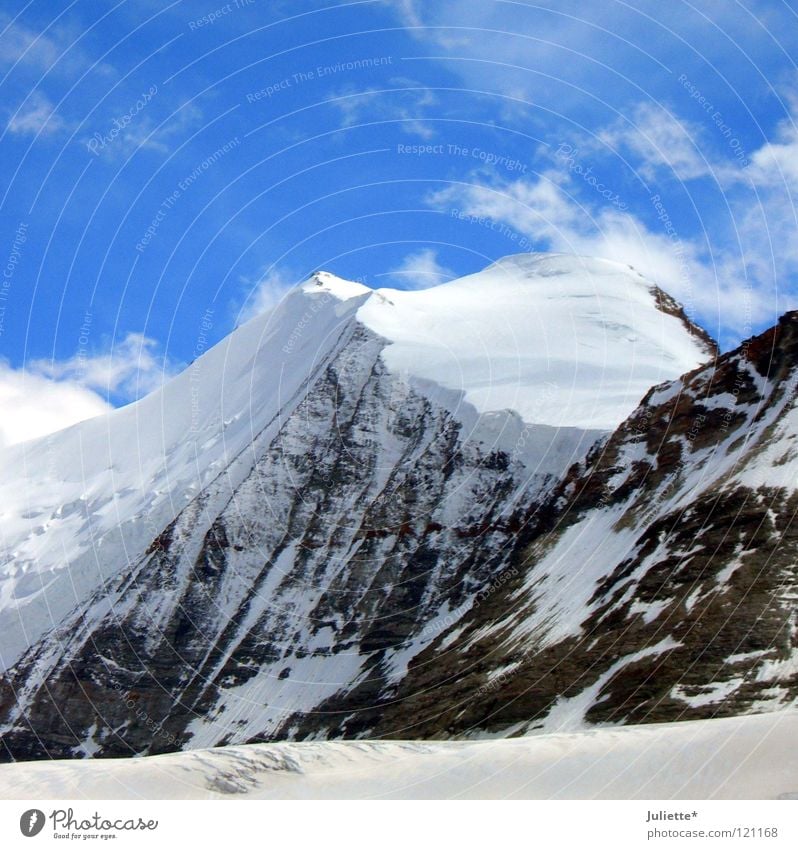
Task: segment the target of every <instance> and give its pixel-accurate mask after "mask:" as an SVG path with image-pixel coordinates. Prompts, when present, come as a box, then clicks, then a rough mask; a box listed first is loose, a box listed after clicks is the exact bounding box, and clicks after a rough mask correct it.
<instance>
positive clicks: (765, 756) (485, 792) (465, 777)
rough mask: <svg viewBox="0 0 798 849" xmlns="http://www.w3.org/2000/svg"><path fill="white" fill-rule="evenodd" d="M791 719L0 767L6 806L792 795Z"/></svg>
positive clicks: (795, 774)
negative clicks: (28, 802)
mask: <svg viewBox="0 0 798 849" xmlns="http://www.w3.org/2000/svg"><path fill="white" fill-rule="evenodd" d="M796 740H798V714H796V713H795V712H789V713H780V714H769V715H762V716H747V717H739V718H733V719H709V720H701V721H697V722H679V723H672V724H661V725H641V726H635V727H627V728H605V729H601V730H597V731H590V732H583V733H578V734H550V735H543V736H539V737H525V738H515V739H509V740H486V741H479V742H469V743H461V742H447V743H437V742H436V743H430V742H424V743H420V742H331V743H271V744H268V743H267V744H259V745H253V746H234V747H228V748H224V749H210V750H200V751H191V752H181V753H178V754H174V755H156V756H153V757H148V758H134V759H124V760H104V759H103V760H94V761H92V760H83V761H62V762H58V761H47V762H39V763H19V764H11V765H7V766H1V767H0V798H3V799H72V800H79V799H98V800H99V799H139V798H145V799H364V798H371V799H373V798H377V799H379V798H394V799H397V798H398V799H444V798H458V799H779V798H782V799H795V798H798V743H796Z"/></svg>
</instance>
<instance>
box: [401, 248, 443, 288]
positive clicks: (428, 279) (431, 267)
mask: <svg viewBox="0 0 798 849" xmlns="http://www.w3.org/2000/svg"><path fill="white" fill-rule="evenodd" d="M388 274H389V275H390V276H391V277H393V278H394V279H395V280H396V284H397V285H398V286H400V287H401V288H402V289H426V288H428V287H430V286H438V285H439V284H440V283H445V282H446V281H447V280H451V279H452V278H453V277H454V276H455V274H454V272H453V271H452V270H451V269H449V268H446V266H444V265H441V263H440V262H439V261H438V255H437V253H436V252H435V251H434V250H433V249H432V248H424V249H422V250H420V251H416V252H415V253H411V254H408V255H407V256H406V257H405V258H404V259H403V260H402V262H401V263H400V264H399V265H398V266H397V267H396V268H394V269H392V270H391V271H389V272H388Z"/></svg>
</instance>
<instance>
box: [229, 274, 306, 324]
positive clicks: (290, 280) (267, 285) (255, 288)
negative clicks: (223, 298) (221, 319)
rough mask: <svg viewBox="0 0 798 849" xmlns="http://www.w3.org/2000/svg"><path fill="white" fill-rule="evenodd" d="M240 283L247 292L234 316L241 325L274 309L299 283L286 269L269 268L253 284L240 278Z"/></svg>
mask: <svg viewBox="0 0 798 849" xmlns="http://www.w3.org/2000/svg"><path fill="white" fill-rule="evenodd" d="M242 282H243V283H244V284H245V285H246V286H247V288H248V290H249V291H248V293H247V296H246V299H245V301H244V304H243V306H241V307H240V308H238V315H237V316H236V320H237V323H238V324H243V323H244V322H246V321H249V320H250V319H251V318H254V317H255V316H256V315H260V314H261V313H264V312H267V311H268V310H270V309H272V308H273V307H276V306H277V304H279V303H280V301H281V300H282V299H283V298H284V297H285V296H286V294H287V293H288V292H289V291H290V290H291V289H292V288H293V287H294V286H296V285H297V284H298V283H299V282H301V281H300V280H298V279H297V277H295V276H294V275H293V274H291V272H290V271H288V270H287V269H284V268H275V267H270V268H268V269H266V270H265V271H264V272H262V274H261V276H260V277H259V278H258V280H257V281H256V282H254V283H253V282H252V281H251V280H249V279H247V278H242Z"/></svg>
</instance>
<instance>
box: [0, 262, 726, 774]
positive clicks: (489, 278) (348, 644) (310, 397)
mask: <svg viewBox="0 0 798 849" xmlns="http://www.w3.org/2000/svg"><path fill="white" fill-rule="evenodd" d="M715 356H716V350H715V347H714V345H713V343H712V342H711V340H709V339H708V337H707V336H706V335H705V334H704V333H703V331H701V330H700V329H699V328H697V327H695V326H694V325H692V324H691V323H690V322H689V321H688V319H687V318H686V316H685V315H684V313H683V312H682V310H681V309H680V308H679V306H678V305H677V304H676V303H675V302H674V301H673V300H672V299H671V298H669V297H668V296H667V295H665V294H664V293H663V292H662V291H661V290H659V289H657V288H656V287H655V286H653V285H652V284H651V283H649V282H648V281H646V280H645V279H644V278H643V277H641V276H640V275H639V274H637V273H636V272H635V271H634V270H632V269H630V268H629V267H627V266H622V265H619V264H617V263H612V262H607V261H604V260H595V259H586V258H578V257H576V258H574V257H566V256H562V255H522V256H517V257H508V258H505V259H503V260H500V261H499V262H497V263H494V264H493V265H491V266H490V267H489V268H487V269H486V270H485V271H483V272H480V273H479V274H475V275H471V276H469V277H465V278H462V279H460V280H455V281H452V282H450V283H447V284H444V285H441V286H438V287H435V288H432V289H426V290H420V291H399V290H391V289H380V290H371V289H368V288H367V287H365V286H362V285H360V284H358V283H353V282H349V281H345V280H341V279H340V278H337V277H335V276H334V275H331V274H327V273H325V272H319V273H317V274H315V275H314V276H313V277H312V278H311V279H310V280H309V281H307V282H306V283H304V284H302V285H301V286H298V287H297V288H296V289H294V290H292V291H291V292H290V293H289V294H288V295H287V296H286V297H285V298H284V299H283V301H282V302H281V303H280V304H279V305H278V306H276V307H275V308H274V309H273V310H271V311H269V312H268V313H265V314H263V315H261V316H258V317H256V318H254V319H252V320H251V321H250V322H248V323H247V324H245V325H243V326H242V327H240V328H238V329H237V330H236V331H235V332H234V333H232V334H231V335H230V336H229V337H228V338H227V339H225V340H224V341H223V342H221V343H220V344H219V345H217V346H216V347H215V348H213V349H212V350H210V351H209V352H207V353H206V354H205V355H203V356H202V357H200V358H199V359H198V360H196V361H195V362H194V363H193V364H192V365H191V366H190V367H189V369H187V370H186V371H185V372H184V373H183V374H181V375H179V376H178V377H176V378H175V379H173V380H172V381H171V382H169V383H168V384H166V385H165V386H164V387H163V388H162V389H160V390H158V391H157V392H155V393H153V394H152V395H150V396H148V397H147V398H144V399H143V400H141V401H139V402H137V403H135V404H132V405H130V406H129V407H126V408H123V409H120V410H117V411H114V412H113V413H111V414H110V415H108V416H104V417H100V418H97V419H92V420H89V421H86V422H82V423H80V424H78V425H75V426H73V427H71V428H68V429H67V430H64V431H61V432H59V433H57V434H54V435H52V436H50V437H48V438H47V439H43V440H34V441H31V442H28V443H24V444H21V445H17V446H12V447H11V448H8V449H5V450H4V451H3V456H2V459H3V474H2V482H1V483H0V486H2V488H3V492H2V503H3V505H4V510H3V513H2V516H1V517H0V532H2V538H3V541H4V547H5V552H6V556H5V562H4V565H3V567H2V577H1V579H0V580H2V593H1V594H0V634H2V637H0V656H1V659H2V663H3V667H4V669H5V673H4V677H3V679H2V681H1V682H0V726H1V727H2V729H3V741H4V745H5V757H6V758H22V759H25V758H36V757H70V756H81V755H85V754H102V755H113V754H116V755H125V754H146V753H154V752H158V751H167V750H173V749H178V748H185V747H197V746H207V745H218V744H226V743H241V742H247V741H250V740H256V739H257V740H260V739H272V738H298V737H301V738H305V737H318V736H322V737H324V736H328V737H336V736H358V735H362V734H371V733H376V729H379V733H380V734H383V733H393V734H400V733H402V729H403V727H404V726H403V723H407V722H409V721H410V719H409V718H407V719H403V718H402V717H401V716H400V714H395V715H394V714H392V713H391V710H388V709H382V707H381V706H383V707H384V706H385V705H390V704H393V703H394V700H395V698H396V695H397V694H398V693H402V694H403V695H402V696H401V698H402V699H405V700H407V699H410V702H408V704H411V703H412V704H413V705H414V707H413V708H412V712H413V717H412V718H413V721H414V722H417V723H418V724H419V727H423V733H424V734H425V735H426V736H441V735H445V734H447V733H454V730H455V729H456V730H457V733H460V732H463V733H465V732H466V731H468V728H469V727H470V726H467V724H466V725H464V720H461V719H458V718H457V716H456V715H449V713H451V711H455V708H454V706H453V705H451V706H450V707H449V709H448V710H449V713H447V716H446V719H445V722H443V724H441V723H436V721H435V719H434V717H435V716H436V715H438V714H437V713H436V712H435V711H433V713H432V714H430V712H429V709H428V706H426V702H425V701H424V699H423V698H422V699H421V701H417V700H416V701H414V700H413V699H414V698H415V697H416V696H418V693H419V692H421V691H420V690H419V691H416V690H413V689H412V687H413V685H412V683H411V682H413V681H415V680H421V679H419V678H418V676H419V675H421V678H423V682H424V683H423V687H424V692H426V693H434V692H436V688H437V691H439V692H441V693H443V692H448V690H447V687H451V686H452V685H453V682H452V679H451V674H450V664H449V661H448V660H446V658H447V657H450V654H451V653H452V652H454V653H455V655H457V656H458V657H459V654H458V652H459V651H460V648H459V647H460V646H461V637H460V635H461V633H464V632H463V630H462V629H476V631H473V630H468V633H469V634H471V636H470V637H469V640H473V639H476V637H475V636H474V635H475V634H481V633H483V631H484V629H485V628H489V629H493V631H491V633H493V632H494V631H495V629H496V628H499V627H501V628H502V629H506V628H510V629H511V630H512V628H511V624H512V627H514V628H515V629H516V630H514V631H512V632H513V633H514V634H515V633H516V631H517V633H518V634H521V635H523V634H526V633H528V634H529V635H531V636H530V637H529V639H530V640H531V643H530V646H533V645H535V641H536V640H538V636H536V635H537V634H538V631H536V630H535V629H527V631H524V627H525V626H524V625H523V622H524V621H526V619H527V618H528V617H529V615H530V613H529V610H528V604H534V605H537V606H538V607H541V609H543V608H545V609H546V610H548V611H549V613H548V614H547V617H548V618H545V617H544V620H542V621H545V622H547V623H548V626H550V628H549V630H547V631H546V633H547V634H549V636H547V637H546V639H547V640H548V644H550V645H555V644H556V643H557V640H563V639H566V638H567V637H569V636H570V635H572V634H573V633H574V631H575V629H576V630H578V629H579V628H580V627H581V623H583V621H584V620H585V616H587V615H588V614H589V613H591V612H592V611H593V609H594V606H595V604H597V602H596V600H595V598H593V596H592V595H590V596H589V597H586V595H585V593H586V590H584V589H581V590H580V591H579V592H574V593H573V594H572V597H571V600H570V602H569V603H568V604H560V603H558V602H557V601H556V600H557V598H558V597H559V595H558V594H559V593H560V592H561V587H560V586H559V584H558V580H560V579H558V578H556V577H555V578H551V577H549V578H547V579H546V580H544V578H543V577H542V576H544V575H549V574H550V570H549V571H546V570H547V569H549V567H546V568H545V569H544V570H543V571H541V570H540V569H539V567H538V566H537V565H536V562H533V560H534V558H533V560H530V559H529V557H530V555H529V552H530V551H531V549H530V548H529V546H530V545H532V543H533V542H534V540H535V539H538V538H539V535H540V534H541V533H543V532H544V530H545V529H546V527H547V526H546V525H545V522H544V519H545V520H546V521H548V522H552V521H555V520H554V519H553V518H552V517H553V516H555V515H556V514H557V510H561V509H562V505H563V504H566V503H568V501H569V500H573V499H574V498H575V497H576V495H577V494H579V497H580V498H582V497H583V490H585V489H586V488H587V489H589V487H588V486H587V485H586V484H584V485H579V484H578V483H576V481H577V477H575V476H578V475H580V474H581V475H587V476H588V479H589V480H592V479H593V477H592V476H593V475H594V473H593V472H592V471H590V469H591V468H592V467H591V466H589V464H590V463H593V462H595V458H596V457H597V456H598V457H601V456H604V454H603V453H602V451H603V450H604V449H603V448H602V446H612V445H615V444H616V443H615V442H614V441H613V440H617V438H618V437H617V434H618V433H623V432H625V431H624V428H627V427H628V426H629V425H628V422H626V420H627V417H628V416H630V414H631V415H639V408H638V405H639V403H640V402H641V399H642V398H643V396H644V395H646V393H647V392H649V390H650V389H651V387H652V386H654V385H658V384H662V382H663V381H668V380H673V379H675V378H678V377H679V376H680V375H682V374H683V373H688V372H691V373H692V372H694V370H695V369H696V368H697V367H698V366H700V365H701V364H702V363H708V362H710V361H712V360H713V358H715ZM713 367H714V366H712V365H710V366H708V368H713ZM657 391H658V392H668V391H670V390H667V389H662V388H659V389H658V390H657ZM649 397H651V396H649ZM663 397H664V396H663ZM668 397H669V396H668ZM648 403H651V402H650V401H649V402H648ZM636 409H638V413H635V410H636ZM613 432H614V434H615V435H613V436H612V437H611V436H610V435H611V433H613ZM630 450H631V449H630ZM634 450H637V451H638V453H640V455H641V456H640V458H637V459H636V462H642V461H643V457H644V456H647V455H646V454H645V452H646V451H649V452H651V451H654V450H655V449H654V448H653V447H651V446H649V447H648V448H643V447H642V444H641V447H639V448H637V449H634ZM597 452H598V453H597ZM630 462H631V461H630ZM585 464H588V465H585ZM629 485H630V486H632V485H633V484H631V483H630V484H629ZM568 486H572V487H576V488H575V489H567V487H568ZM580 486H581V488H580ZM563 487H566V488H565V489H564V488H563ZM601 497H602V496H601V495H596V498H597V499H598V500H597V501H596V503H595V504H594V505H593V507H594V508H595V509H597V510H602V509H603V506H602V505H603V502H602V501H601ZM581 503H582V502H581V501H580V504H581ZM604 506H606V505H604ZM585 509H587V507H586V508H585ZM618 521H620V519H619V520H618ZM536 534H537V536H535V535H536ZM624 539H626V538H624ZM619 545H620V544H619ZM565 551H566V552H568V551H569V549H568V547H567V546H566V549H565ZM616 553H617V552H616ZM535 556H536V557H537V556H538V555H535ZM582 556H583V555H579V557H582ZM559 562H561V561H559V560H558V563H559ZM569 563H570V565H569ZM562 564H563V565H562V567H561V568H562V569H564V570H565V571H566V573H567V571H568V570H569V569H574V570H578V569H579V568H581V564H580V562H571V561H569V560H568V558H567V557H566V556H563V559H562ZM602 568H604V567H602ZM641 568H643V567H642V566H641ZM536 570H537V571H536ZM558 574H559V573H558ZM602 574H603V573H602ZM520 575H524V576H527V577H528V580H529V581H530V582H531V584H530V586H538V584H540V587H542V589H540V593H541V594H542V595H541V596H540V598H542V599H543V601H540V599H539V598H538V596H535V595H534V594H533V596H530V597H529V598H534V599H537V600H536V601H534V602H532V601H529V602H528V601H526V600H524V601H523V603H522V604H520V607H519V608H518V609H519V616H520V617H521V618H519V619H518V621H513V622H512V623H508V622H505V619H503V618H501V617H500V616H499V614H498V613H497V611H495V610H494V607H493V604H487V603H486V600H487V599H488V598H490V599H494V600H495V598H497V597H498V596H500V595H501V597H502V598H505V603H506V607H503V608H502V610H503V614H502V615H503V616H504V617H510V619H512V617H513V610H514V607H515V604H516V601H515V600H516V599H519V600H521V599H527V596H526V595H522V594H520V593H521V589H520V584H519V585H518V587H516V590H514V592H516V593H519V594H517V595H513V596H511V597H506V592H508V591H509V589H508V588H509V586H510V585H511V584H512V585H513V586H515V585H516V584H517V583H518V581H520V580H521V578H519V577H518V576H520ZM538 578H540V580H538ZM511 579H512V580H511ZM524 580H526V578H524ZM547 580H548V583H546V581H547ZM541 582H542V583H541ZM598 591H599V590H598V589H597V588H596V587H594V589H593V590H591V592H593V593H595V592H598ZM640 603H642V602H640ZM488 609H490V610H491V611H492V616H493V619H492V620H491V621H484V620H480V617H481V616H483V615H484V614H485V611H486V610H488ZM480 611H481V612H480ZM548 626H547V627H548ZM480 629H482V630H480ZM485 633H487V631H485ZM502 633H504V631H502ZM508 633H509V631H508ZM541 633H542V632H541ZM444 635H445V636H444ZM514 639H516V638H515V637H514ZM517 639H520V640H522V641H523V640H524V639H526V637H523V636H519V637H517ZM477 642H479V641H477ZM470 644H472V643H469V645H470ZM474 644H476V643H474ZM491 651H492V650H490V649H488V650H487V652H488V657H490V655H491ZM499 656H500V655H497V656H496V657H497V658H498V657H499ZM426 657H428V658H430V660H429V661H423V662H422V661H421V660H420V659H421V658H426ZM585 657H587V655H585ZM585 662H587V660H585ZM458 663H459V661H458ZM469 663H471V661H469ZM480 663H481V664H482V665H480V666H479V669H480V670H481V671H480V673H479V675H480V676H482V677H479V676H478V677H476V678H469V677H467V676H466V678H462V680H468V681H469V682H471V683H470V684H469V686H471V685H473V686H475V687H476V692H477V694H478V695H477V696H475V697H474V698H473V705H472V709H473V710H474V711H476V712H477V713H474V714H473V717H474V723H473V724H475V725H476V726H478V727H479V728H481V729H484V730H485V731H490V732H491V733H493V732H496V731H499V732H502V733H504V730H506V729H507V728H509V727H511V725H512V724H513V723H510V722H509V721H507V722H505V721H504V720H502V721H501V722H493V721H492V720H491V718H490V717H491V714H490V711H489V710H488V709H487V707H485V705H487V703H488V702H489V701H490V699H492V698H494V696H493V694H492V692H488V691H485V692H482V691H481V690H480V688H482V687H484V686H485V685H486V682H489V681H490V680H492V676H495V675H499V674H501V675H503V674H505V673H506V672H507V670H508V669H511V668H512V664H513V663H514V661H513V660H511V659H508V657H506V656H505V655H504V654H501V662H499V661H498V660H497V663H496V664H492V662H491V661H490V660H485V661H484V662H483V661H481V662H480ZM461 673H462V671H461V672H458V676H460V678H461V677H462V675H461ZM460 678H458V680H460ZM552 680H554V679H552ZM444 685H445V686H444ZM408 687H411V690H409V691H408V690H407V688H408ZM544 689H545V688H544ZM460 692H461V691H459V690H457V691H456V693H457V694H456V695H455V696H453V698H454V699H455V700H456V699H459V698H460ZM546 692H550V695H549V696H548V697H547V698H549V702H548V703H547V704H548V707H549V708H551V707H552V706H553V705H554V704H556V703H557V699H558V698H559V697H560V696H561V695H562V694H561V693H559V690H558V685H555V684H552V685H551V689H550V691H549V690H546ZM414 694H415V695H414ZM486 694H487V695H486ZM411 696H413V698H411ZM472 696H473V693H472ZM541 698H542V697H541ZM453 704H454V703H453ZM416 705H417V706H418V708H416ZM479 705H482V706H483V707H484V710H485V711H487V712H486V713H484V715H483V714H480V713H479V710H480V708H479V707H478V706H479ZM439 707H440V708H441V709H442V708H443V705H441V706H439ZM527 707H528V708H529V710H527V714H528V719H529V720H530V721H531V719H532V718H533V717H534V716H538V715H539V714H541V711H542V712H544V713H545V710H544V707H545V706H542V705H541V704H538V703H537V702H536V703H535V704H534V705H527ZM533 708H534V710H533ZM375 709H379V711H380V713H381V714H382V716H383V717H384V722H383V720H382V719H380V720H379V721H377V720H375V717H374V714H373V711H374V710H375ZM398 709H399V710H400V713H401V704H400V705H399V706H398ZM417 709H418V711H419V712H418V713H415V711H416V710H417ZM435 710H436V711H437V710H438V708H436V709H435ZM519 710H520V711H521V712H523V711H524V710H525V708H524V707H523V705H522V706H521V707H519ZM455 713H456V711H455ZM470 715H471V714H469V716H470ZM391 716H393V718H392V719H388V717H391ZM469 721H470V720H469ZM386 723H388V725H386ZM466 726H467V727H466ZM447 729H452V731H451V732H450V731H449V730H447Z"/></svg>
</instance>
